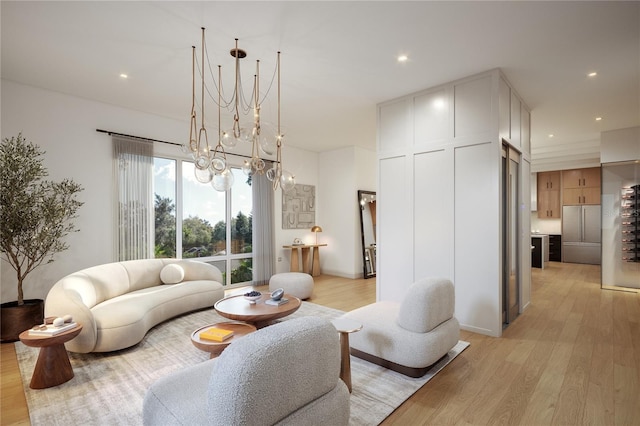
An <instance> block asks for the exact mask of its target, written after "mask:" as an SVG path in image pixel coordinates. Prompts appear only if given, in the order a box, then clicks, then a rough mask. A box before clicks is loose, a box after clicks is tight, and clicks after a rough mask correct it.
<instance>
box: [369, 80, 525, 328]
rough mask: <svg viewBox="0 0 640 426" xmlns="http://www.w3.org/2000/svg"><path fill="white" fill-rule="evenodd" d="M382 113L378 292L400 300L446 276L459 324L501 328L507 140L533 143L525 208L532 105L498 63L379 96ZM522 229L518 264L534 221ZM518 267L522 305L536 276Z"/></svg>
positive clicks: (381, 297) (522, 182) (519, 145)
mask: <svg viewBox="0 0 640 426" xmlns="http://www.w3.org/2000/svg"><path fill="white" fill-rule="evenodd" d="M378 118H379V120H378V170H379V183H378V188H379V193H378V212H379V217H378V232H379V235H378V266H379V268H378V271H377V288H378V290H377V291H378V295H377V296H378V300H401V299H402V297H403V295H404V293H405V291H406V289H407V287H408V286H409V285H410V284H411V283H412V282H414V281H415V280H417V279H421V278H424V277H434V276H441V277H448V278H450V279H451V280H452V281H453V282H454V285H455V287H456V307H455V311H456V317H457V318H458V320H459V321H460V323H461V324H462V327H463V328H465V329H467V330H471V331H475V332H479V333H483V334H487V335H493V336H500V335H501V333H502V305H501V303H502V301H501V296H500V295H501V291H500V282H501V280H500V278H501V268H502V265H501V260H500V256H499V253H500V250H501V244H502V243H501V236H500V235H501V219H500V216H501V203H502V199H501V193H500V185H501V178H500V167H501V166H500V164H501V163H500V162H501V147H502V143H503V141H506V142H507V143H509V144H511V145H512V146H513V147H515V148H516V149H522V148H523V147H527V151H522V153H521V156H522V161H523V162H522V164H523V167H522V172H521V174H520V186H521V188H526V190H523V191H522V192H523V195H526V197H523V198H522V200H521V204H522V209H521V212H522V214H524V213H527V214H528V211H529V203H530V200H529V199H527V198H528V197H529V195H530V193H529V179H530V170H529V166H528V165H529V162H530V153H529V152H528V147H529V146H530V144H529V140H528V139H529V135H530V131H529V123H530V117H529V112H528V110H527V108H526V105H525V104H524V102H522V100H521V99H520V98H519V97H518V96H517V93H516V92H515V90H513V88H512V87H511V85H510V84H509V83H508V81H507V80H506V78H504V76H503V75H502V73H501V72H500V70H497V69H496V70H492V71H489V72H486V73H482V74H478V75H475V76H471V77H468V78H465V79H462V80H458V81H454V82H451V83H447V84H443V85H441V86H437V87H434V88H431V89H427V90H424V91H421V92H419V93H415V94H412V95H408V96H405V97H402V98H399V99H395V100H392V101H389V102H385V103H382V104H380V105H378ZM520 228H521V231H522V235H523V236H524V237H526V238H523V239H524V242H523V245H522V247H521V248H520V253H524V254H523V255H522V256H521V257H520V260H521V262H522V263H521V268H520V270H521V271H528V270H529V265H530V256H531V250H530V243H531V241H530V238H529V235H530V229H529V221H528V220H525V219H524V218H523V219H522V220H521V226H520ZM522 274H523V277H522V280H521V282H522V286H523V288H522V292H521V306H523V307H524V306H526V305H527V304H528V303H529V300H530V279H529V278H528V277H527V276H526V275H527V273H525V272H523V273H522Z"/></svg>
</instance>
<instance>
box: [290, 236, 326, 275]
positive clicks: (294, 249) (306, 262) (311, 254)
mask: <svg viewBox="0 0 640 426" xmlns="http://www.w3.org/2000/svg"><path fill="white" fill-rule="evenodd" d="M320 247H326V244H292V245H289V246H282V248H287V249H291V265H290V267H289V271H290V272H300V255H299V254H301V255H302V272H304V273H305V274H309V275H311V276H314V277H317V276H318V275H320ZM298 252H300V253H298ZM310 258H311V259H310Z"/></svg>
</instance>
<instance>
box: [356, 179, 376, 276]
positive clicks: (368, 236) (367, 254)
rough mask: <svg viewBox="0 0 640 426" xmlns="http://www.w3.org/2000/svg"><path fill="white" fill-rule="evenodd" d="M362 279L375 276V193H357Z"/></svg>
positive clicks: (361, 191) (360, 191)
mask: <svg viewBox="0 0 640 426" xmlns="http://www.w3.org/2000/svg"><path fill="white" fill-rule="evenodd" d="M358 206H359V207H360V231H361V235H362V264H363V273H364V278H371V277H375V276H376V193H375V192H373V191H363V190H359V191H358Z"/></svg>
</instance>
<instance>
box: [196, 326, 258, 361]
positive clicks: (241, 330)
mask: <svg viewBox="0 0 640 426" xmlns="http://www.w3.org/2000/svg"><path fill="white" fill-rule="evenodd" d="M211 327H217V328H223V329H225V330H231V331H233V336H231V337H230V338H228V339H227V340H225V341H223V342H216V341H214V340H207V339H201V338H200V333H201V332H203V331H204V330H206V329H208V328H211ZM254 331H256V328H255V327H254V326H252V325H251V324H245V323H243V322H219V323H216V324H209V325H205V326H204V327H200V328H199V329H197V330H196V331H194V332H193V333H191V343H193V346H195V347H196V348H198V349H200V350H201V351H205V352H209V353H210V354H211V355H210V356H209V358H215V357H217V356H219V355H220V354H221V353H222V351H224V350H225V349H226V347H227V346H229V345H230V344H231V343H232V342H233V341H234V340H237V339H239V338H241V337H242V336H245V335H247V334H249V333H253V332H254Z"/></svg>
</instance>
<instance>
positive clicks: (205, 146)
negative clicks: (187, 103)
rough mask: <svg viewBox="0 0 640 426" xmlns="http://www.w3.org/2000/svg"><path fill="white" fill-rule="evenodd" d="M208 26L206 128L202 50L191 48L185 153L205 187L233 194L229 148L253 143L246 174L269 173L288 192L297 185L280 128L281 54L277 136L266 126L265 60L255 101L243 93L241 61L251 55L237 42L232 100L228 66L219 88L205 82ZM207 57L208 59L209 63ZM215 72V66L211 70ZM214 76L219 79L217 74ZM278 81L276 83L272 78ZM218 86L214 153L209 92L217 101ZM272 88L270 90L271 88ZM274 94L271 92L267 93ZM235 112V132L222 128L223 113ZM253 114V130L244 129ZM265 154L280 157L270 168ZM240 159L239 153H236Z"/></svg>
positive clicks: (232, 128) (255, 83)
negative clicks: (286, 163) (285, 164)
mask: <svg viewBox="0 0 640 426" xmlns="http://www.w3.org/2000/svg"><path fill="white" fill-rule="evenodd" d="M204 34H205V28H202V46H201V51H202V52H201V59H200V62H201V64H200V65H201V69H200V70H199V72H200V84H201V88H200V127H199V128H198V117H197V108H196V62H197V57H196V47H195V46H192V48H191V74H192V83H191V114H190V124H189V142H188V143H187V144H183V145H182V150H183V152H185V153H186V154H189V155H190V156H191V157H192V158H193V160H194V165H195V177H196V179H197V180H198V181H199V182H201V183H211V186H213V188H214V189H215V190H217V191H227V190H229V189H230V188H231V187H232V186H233V182H234V176H233V173H232V172H231V170H229V163H228V162H227V153H226V151H225V147H226V148H227V149H231V148H233V147H235V146H236V145H237V144H238V143H250V144H251V156H250V157H247V159H246V160H245V161H244V164H243V166H242V171H243V172H244V173H245V174H246V175H247V176H250V177H253V176H254V175H258V174H260V175H265V176H266V177H267V179H268V180H269V181H270V182H271V183H272V187H273V189H274V190H277V189H278V187H280V188H281V189H282V190H283V191H284V192H287V191H289V190H291V189H292V188H293V187H294V186H295V176H294V175H293V174H292V173H291V172H289V171H287V170H284V169H283V168H282V141H283V139H284V135H283V134H282V131H281V129H280V52H278V54H277V62H276V68H275V74H276V76H277V126H276V131H275V132H272V133H273V134H268V133H269V132H268V131H267V132H265V131H264V129H263V126H262V123H261V116H260V113H261V108H262V103H263V102H264V100H265V99H266V97H267V96H266V95H264V97H263V98H262V100H261V98H260V97H261V93H260V60H257V61H256V73H255V75H254V78H253V85H252V90H251V97H250V101H249V102H246V101H245V99H246V97H245V94H244V93H243V91H242V88H243V85H242V81H241V76H240V60H241V59H243V58H245V57H246V56H247V53H246V52H245V51H244V50H242V49H240V48H238V39H236V43H235V48H233V49H231V50H230V52H229V53H230V54H231V56H233V57H234V58H235V61H234V62H235V82H234V90H233V93H232V96H231V98H230V99H228V100H226V99H224V96H223V93H224V92H223V86H222V66H221V65H218V80H217V82H216V81H215V78H212V80H213V85H206V84H205V62H209V58H208V55H207V54H206V46H205V35H204ZM205 59H206V60H205ZM209 69H211V67H209ZM212 77H213V76H212ZM272 83H273V80H272ZM212 87H213V88H215V90H214V92H215V93H216V94H217V102H216V104H217V106H218V138H217V139H218V141H217V143H216V145H215V147H214V148H213V149H212V148H211V145H210V144H209V136H208V134H207V128H206V126H205V93H206V94H209V96H210V97H211V98H212V99H214V101H216V99H215V98H213V96H212V95H211V92H212V91H211V90H210V89H211V88H212ZM269 89H270V87H269ZM268 92H269V90H267V93H268ZM223 108H224V109H226V110H228V111H230V112H231V113H233V123H232V124H231V126H230V128H229V130H223V128H222V109H223ZM251 112H252V113H253V116H252V120H251V124H250V126H249V127H248V128H247V127H243V126H242V125H241V124H240V118H241V115H245V116H247V115H249V114H250V113H251ZM261 154H265V155H274V154H275V155H276V159H275V161H272V162H271V165H270V166H269V167H267V162H265V161H264V160H263V159H262V158H261ZM236 155H239V154H236Z"/></svg>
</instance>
